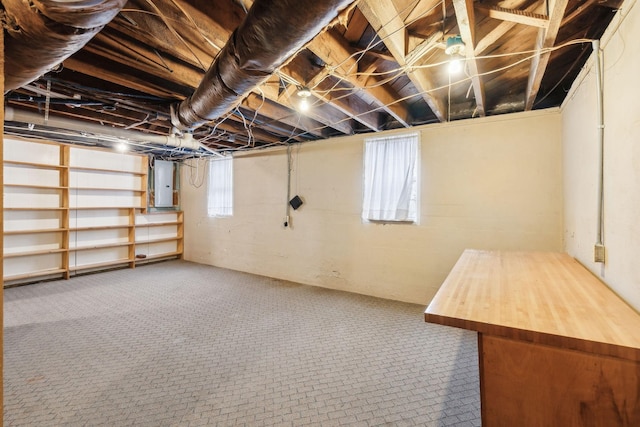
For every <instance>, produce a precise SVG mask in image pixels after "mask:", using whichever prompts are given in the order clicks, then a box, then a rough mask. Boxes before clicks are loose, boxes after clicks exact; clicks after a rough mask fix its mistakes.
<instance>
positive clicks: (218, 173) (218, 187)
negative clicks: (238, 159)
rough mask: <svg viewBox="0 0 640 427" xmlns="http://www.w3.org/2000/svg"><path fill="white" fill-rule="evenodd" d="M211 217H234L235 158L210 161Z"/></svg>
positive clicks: (208, 193)
mask: <svg viewBox="0 0 640 427" xmlns="http://www.w3.org/2000/svg"><path fill="white" fill-rule="evenodd" d="M207 211H208V215H209V216H213V217H228V216H232V215H233V157H231V156H229V157H224V158H219V159H212V160H210V161H209V188H208V192H207Z"/></svg>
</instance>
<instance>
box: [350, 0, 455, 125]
mask: <svg viewBox="0 0 640 427" xmlns="http://www.w3.org/2000/svg"><path fill="white" fill-rule="evenodd" d="M358 8H359V9H360V11H361V12H362V14H363V15H364V16H365V17H366V18H367V20H368V21H369V24H370V25H371V27H373V29H374V30H375V31H376V32H377V33H378V36H379V37H380V38H381V39H382V40H383V42H384V44H385V45H386V46H387V49H389V51H390V52H391V54H392V55H393V57H394V58H395V60H396V62H397V63H398V65H399V66H400V67H404V66H406V65H407V61H406V53H407V52H406V50H407V49H406V43H407V41H406V37H407V35H406V28H405V24H404V21H403V20H402V18H401V17H400V16H399V14H398V10H397V9H396V6H395V4H394V3H393V1H392V0H362V1H361V2H360V3H358ZM407 75H408V77H409V79H410V80H411V82H412V83H413V84H414V86H415V87H416V88H417V89H418V90H419V91H420V93H421V94H422V97H423V99H424V100H425V101H426V102H427V104H428V105H429V108H431V111H433V113H434V114H435V115H436V117H437V118H438V120H440V121H446V119H447V116H446V109H445V106H444V102H443V100H442V99H440V98H438V97H436V95H435V94H434V93H432V90H433V89H434V88H435V85H434V84H433V83H432V81H431V79H430V77H429V75H428V70H425V69H409V70H407Z"/></svg>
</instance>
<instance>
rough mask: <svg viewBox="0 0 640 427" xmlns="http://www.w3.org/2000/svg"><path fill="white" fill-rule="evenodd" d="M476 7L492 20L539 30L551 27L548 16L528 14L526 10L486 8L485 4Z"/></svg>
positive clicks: (497, 7)
mask: <svg viewBox="0 0 640 427" xmlns="http://www.w3.org/2000/svg"><path fill="white" fill-rule="evenodd" d="M476 7H477V8H478V10H480V11H482V12H484V13H486V14H487V15H488V16H489V17H490V18H494V19H500V20H502V21H510V22H514V23H516V24H524V25H530V26H532V27H539V28H547V27H548V26H549V19H548V18H547V16H545V15H541V14H539V13H533V12H527V11H526V10H519V9H508V8H506V7H500V6H486V5H483V4H479V5H478V6H476Z"/></svg>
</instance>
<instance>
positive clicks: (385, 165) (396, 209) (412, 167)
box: [362, 134, 418, 222]
mask: <svg viewBox="0 0 640 427" xmlns="http://www.w3.org/2000/svg"><path fill="white" fill-rule="evenodd" d="M417 159H418V135H417V134H411V135H402V136H393V137H387V138H376V139H368V140H366V141H365V151H364V199H363V207H362V217H363V218H364V219H366V220H372V221H412V222H415V221H416V217H417Z"/></svg>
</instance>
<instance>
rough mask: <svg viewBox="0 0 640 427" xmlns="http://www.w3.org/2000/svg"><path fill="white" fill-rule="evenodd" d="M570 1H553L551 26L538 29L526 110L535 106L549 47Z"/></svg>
mask: <svg viewBox="0 0 640 427" xmlns="http://www.w3.org/2000/svg"><path fill="white" fill-rule="evenodd" d="M568 3H569V0H553V1H551V7H550V8H549V26H548V27H547V28H540V30H538V37H537V39H536V46H535V50H536V52H535V56H534V57H533V59H532V60H531V68H530V71H529V79H528V81H527V91H526V94H525V110H531V109H532V108H533V103H534V102H535V100H536V96H537V95H538V91H539V90H540V84H541V83H542V78H543V77H544V74H545V71H546V69H547V64H548V63H549V57H550V56H551V52H550V51H549V49H551V48H552V47H553V46H554V44H555V42H556V37H557V36H558V31H559V30H560V23H561V22H562V18H563V17H564V12H565V10H566V8H567V4H568Z"/></svg>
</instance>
